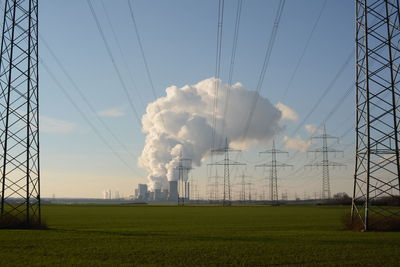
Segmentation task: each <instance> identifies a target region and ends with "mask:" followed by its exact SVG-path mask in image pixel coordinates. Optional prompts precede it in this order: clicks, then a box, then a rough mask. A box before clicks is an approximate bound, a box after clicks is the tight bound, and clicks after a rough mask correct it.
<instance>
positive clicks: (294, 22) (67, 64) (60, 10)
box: [40, 0, 355, 198]
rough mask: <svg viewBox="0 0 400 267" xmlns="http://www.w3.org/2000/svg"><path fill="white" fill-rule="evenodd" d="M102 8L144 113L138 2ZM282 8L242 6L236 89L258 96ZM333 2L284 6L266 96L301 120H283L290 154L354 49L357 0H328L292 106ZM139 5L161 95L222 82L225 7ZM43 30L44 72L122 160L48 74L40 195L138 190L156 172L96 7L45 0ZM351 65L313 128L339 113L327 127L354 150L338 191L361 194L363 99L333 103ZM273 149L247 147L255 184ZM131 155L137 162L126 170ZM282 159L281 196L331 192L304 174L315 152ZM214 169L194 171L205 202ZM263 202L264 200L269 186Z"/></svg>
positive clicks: (228, 21) (207, 2) (251, 2)
mask: <svg viewBox="0 0 400 267" xmlns="http://www.w3.org/2000/svg"><path fill="white" fill-rule="evenodd" d="M92 3H93V7H94V10H95V13H96V15H97V16H98V18H99V21H100V24H101V26H102V29H103V31H104V35H105V38H106V39H107V42H108V44H109V48H110V51H111V52H112V54H113V57H114V60H115V64H116V66H117V68H118V69H119V71H120V74H121V76H122V79H123V81H124V83H125V84H126V88H127V89H128V91H129V94H130V96H131V98H132V99H133V105H134V107H135V109H136V110H137V112H138V114H139V116H140V117H141V116H142V115H143V114H144V113H145V107H146V106H147V104H148V103H150V102H152V101H154V100H155V99H154V97H153V93H152V90H151V86H150V83H149V79H148V77H147V74H146V69H145V65H144V62H143V60H142V57H141V53H140V48H139V46H138V40H137V38H136V36H135V31H134V28H133V24H132V20H131V18H130V13H129V7H128V3H127V1H124V0H112V1H111V0H109V1H107V0H103V1H101V0H93V1H92ZM278 3H279V1H278V0H268V1H265V0H244V1H243V10H242V17H241V24H240V33H239V39H238V48H237V57H236V64H235V71H234V75H233V82H240V83H241V84H243V86H244V87H246V88H249V89H251V90H253V89H254V88H255V87H256V85H257V81H258V77H259V73H260V71H261V67H262V63H263V60H264V54H265V49H266V46H267V43H268V40H269V36H270V33H271V30H272V25H273V21H274V17H275V13H276V9H277V7H278ZM323 3H324V1H323V0H303V1H298V0H287V1H286V5H285V8H284V11H283V16H282V19H281V24H280V27H279V31H278V35H277V39H276V43H275V46H274V49H273V52H272V56H271V61H270V65H269V69H268V70H267V73H266V77H265V80H264V83H263V86H262V88H261V94H262V95H263V96H264V97H266V98H268V99H269V100H270V101H271V102H272V103H273V104H277V103H278V102H281V103H283V104H285V105H286V106H288V107H290V108H291V109H293V110H294V111H295V112H296V113H297V115H298V120H297V121H295V122H293V121H287V122H285V123H284V125H285V127H286V129H285V130H284V131H282V132H281V133H280V134H278V135H277V136H275V140H276V142H277V144H278V146H279V147H282V149H283V148H284V149H287V150H288V151H289V152H290V153H291V155H293V154H294V153H295V150H293V149H288V148H285V147H284V145H282V142H283V140H284V138H285V136H287V137H286V140H287V139H288V138H295V140H300V139H301V140H304V141H305V142H307V141H308V139H309V137H310V132H309V131H307V130H306V129H305V128H304V127H302V128H301V129H300V130H299V131H298V132H297V133H296V135H295V136H292V134H293V132H294V130H295V129H296V128H297V127H298V125H299V124H300V123H301V122H302V121H303V119H304V118H305V117H306V116H307V114H308V113H309V112H310V110H311V108H312V106H313V105H314V104H315V103H316V102H317V100H318V99H319V98H320V96H321V95H322V94H323V92H324V91H325V90H326V89H327V88H328V86H329V84H330V83H331V82H332V81H333V80H334V79H335V76H336V75H337V73H338V72H339V70H340V68H341V66H343V64H345V62H346V60H348V58H349V56H350V55H351V53H352V51H353V50H354V3H353V1H348V0H340V1H339V0H328V1H327V4H326V6H325V8H324V11H323V13H322V17H321V19H320V21H319V23H318V25H317V27H316V28H315V32H314V35H313V37H312V39H311V41H310V43H309V47H308V49H307V50H306V52H305V54H304V57H303V60H302V62H301V64H300V65H299V67H298V71H297V74H296V75H295V76H294V79H293V82H292V84H291V86H290V87H289V90H288V94H287V96H286V97H285V98H283V95H284V91H285V89H286V88H287V86H288V83H289V81H290V78H291V76H292V75H293V72H294V70H295V68H296V64H297V62H298V60H299V58H300V56H301V55H302V51H303V49H304V47H305V44H306V42H307V39H308V38H309V36H310V32H311V30H312V27H313V25H314V23H315V21H316V19H317V17H318V15H319V12H320V10H321V7H322V5H323ZM103 4H104V6H103ZM132 4H133V11H134V16H135V19H136V22H137V26H138V30H139V33H140V37H141V41H142V44H143V48H144V52H145V54H146V57H147V62H148V67H149V70H150V73H151V76H152V79H153V83H154V88H155V91H156V95H157V97H161V96H165V94H166V93H165V89H166V88H167V87H169V86H172V85H176V86H177V87H183V86H184V85H187V84H189V85H193V84H196V83H198V82H200V81H202V80H204V79H207V78H210V77H213V76H214V69H215V55H216V36H217V34H216V32H217V14H218V13H217V12H218V1H217V0H202V1H194V0H192V1H188V0H168V1H165V0H158V1H156V0H135V1H132ZM236 5H237V1H234V0H226V1H225V10H224V21H223V40H222V61H221V79H222V81H223V82H225V83H226V82H227V79H228V69H229V62H230V55H231V49H232V43H233V42H232V39H233V30H234V22H235V14H236ZM103 7H105V8H106V10H107V13H105V10H104V8H103ZM107 16H108V17H109V19H110V21H111V24H112V27H113V29H114V31H115V34H116V36H117V39H118V43H117V42H116V41H115V38H114V36H113V33H112V30H111V27H110V25H109V23H108V20H107ZM40 33H41V36H42V38H43V39H42V40H41V43H40V48H41V50H40V55H41V58H42V60H43V62H44V64H45V65H46V66H47V67H48V68H49V69H51V72H52V73H53V74H54V76H55V77H56V79H57V80H58V81H59V83H61V84H62V86H63V87H64V89H65V90H67V92H68V94H69V95H70V97H71V98H72V100H73V102H74V103H75V105H77V106H79V107H80V109H81V111H82V112H83V113H84V114H85V115H86V117H87V118H88V119H89V121H90V122H91V123H92V124H93V125H94V126H95V128H96V129H97V131H98V133H100V134H101V135H102V136H103V137H104V138H105V140H107V142H108V143H109V144H110V146H111V148H112V149H113V150H114V153H117V154H118V156H119V157H120V158H118V157H116V156H115V154H114V153H113V152H112V151H111V150H110V148H109V147H107V145H105V144H104V143H103V142H102V140H101V139H100V138H99V137H98V135H96V133H95V132H94V131H93V129H92V128H91V126H90V125H89V124H88V123H87V121H86V120H85V119H84V118H83V117H82V116H81V114H80V112H78V111H77V110H76V108H75V107H74V105H72V104H71V102H70V101H69V100H68V98H67V97H66V96H65V94H64V93H63V92H62V90H61V89H60V88H59V85H58V84H57V83H56V82H54V80H53V79H52V78H51V77H50V75H49V73H48V72H47V71H46V69H45V68H44V67H43V66H42V67H41V76H40V77H41V78H40V81H41V84H40V97H41V102H40V104H41V109H40V113H41V130H42V131H41V167H42V192H43V193H42V195H43V196H44V197H48V196H51V195H52V194H55V195H56V196H57V197H101V196H102V191H103V190H105V189H111V190H119V191H120V192H121V194H122V195H129V194H133V191H134V188H135V187H136V186H137V184H138V183H146V182H147V178H146V176H147V172H146V171H145V170H143V169H141V168H139V167H138V164H137V161H138V156H139V155H140V154H141V152H142V149H143V146H144V138H145V135H144V134H143V133H142V131H141V125H139V124H138V122H137V119H136V118H135V115H134V114H133V112H132V109H131V107H130V104H129V102H128V101H127V97H126V95H125V94H124V89H123V87H122V86H121V83H120V80H119V79H118V76H117V73H116V71H115V69H114V67H113V63H112V61H111V59H110V57H109V55H108V54H107V48H106V46H105V44H104V42H103V40H102V37H101V35H100V33H99V31H98V29H97V27H96V23H95V20H94V18H93V16H92V14H91V12H90V9H89V5H88V3H87V2H86V1H77V0H75V1H65V0H63V1H61V0H41V1H40ZM43 40H45V41H46V42H47V43H48V44H49V45H50V47H51V49H52V50H53V52H54V53H55V54H56V56H57V57H58V60H59V61H60V62H61V63H62V65H63V66H64V68H65V70H66V71H67V73H68V75H69V76H70V77H71V78H72V79H73V81H74V82H75V83H76V84H77V85H78V86H79V88H80V90H81V91H82V92H83V94H84V95H85V96H86V98H87V99H88V101H89V102H90V104H91V105H92V107H94V109H95V111H96V112H97V114H98V116H100V117H101V118H102V119H103V121H104V122H105V123H106V125H107V126H108V127H109V128H111V129H112V131H113V133H114V134H115V135H116V136H117V137H118V139H119V140H121V142H122V143H123V145H124V146H125V147H126V148H128V150H129V152H130V153H127V151H126V149H124V147H122V146H121V145H120V144H119V143H118V142H116V141H115V139H114V138H113V137H112V136H111V135H110V133H109V132H108V131H107V130H106V129H105V128H104V126H103V125H102V124H101V123H100V122H99V121H98V120H97V119H96V115H95V114H94V113H93V112H92V111H91V109H90V108H89V107H88V106H87V104H86V103H85V102H84V101H82V99H81V98H80V96H79V94H78V93H77V92H76V90H75V89H74V87H73V85H72V84H71V82H70V81H69V79H68V78H67V77H66V76H65V75H64V73H63V71H62V70H61V69H60V67H59V65H58V64H57V63H56V61H55V58H54V57H53V56H52V55H51V54H50V52H49V49H48V48H47V47H46V46H45V44H44V42H43ZM120 48H121V50H122V53H123V54H121V53H120V51H121V50H120ZM349 62H350V63H349V64H347V65H346V67H345V68H344V70H343V72H342V73H341V75H340V76H339V77H338V79H336V82H335V83H334V84H333V85H332V89H331V90H330V91H329V93H328V94H327V95H326V97H324V98H323V100H322V101H321V103H320V104H319V105H318V106H317V108H316V109H315V112H313V113H312V114H311V116H309V117H308V118H307V120H306V121H305V124H310V125H320V123H321V122H322V121H323V120H324V118H326V117H327V115H328V113H329V112H330V111H331V110H335V109H339V110H338V111H337V112H335V113H334V114H333V115H332V117H331V118H330V119H329V121H328V122H327V124H326V126H327V130H328V132H329V133H331V134H332V135H336V136H342V135H343V134H345V133H347V134H346V135H345V136H343V138H342V139H341V142H340V144H339V145H338V146H337V147H336V148H338V149H345V154H344V157H343V158H342V157H341V155H338V156H337V158H335V159H334V160H335V161H337V162H346V164H348V166H347V168H343V169H337V170H332V172H331V186H332V191H333V192H338V191H347V192H351V186H352V172H353V168H354V166H353V157H354V156H353V147H354V144H353V140H354V131H353V130H351V131H349V132H347V130H349V129H351V127H352V126H353V124H354V102H355V100H354V95H355V93H354V92H355V91H354V90H353V91H352V92H351V93H350V94H349V96H348V97H345V98H344V100H343V101H342V102H343V103H342V104H341V105H340V107H337V108H336V107H335V105H336V104H337V102H338V101H340V99H341V98H342V97H343V95H345V93H346V91H347V90H348V88H349V86H350V85H351V84H352V83H353V81H354V64H353V62H354V59H352V58H350V61H349ZM125 64H127V66H128V68H129V69H127V67H126V65H125ZM134 84H135V85H134ZM135 88H136V90H137V92H138V93H137V92H136V91H135ZM138 94H139V96H138ZM270 145H271V144H270V143H267V144H264V145H263V146H262V147H260V146H258V147H257V148H252V149H250V150H247V151H243V152H242V154H241V155H240V156H239V157H238V160H240V161H244V162H247V163H248V166H247V167H246V172H247V173H248V174H249V175H252V176H253V178H252V180H253V182H254V183H258V184H261V183H262V182H261V181H260V180H261V178H262V177H263V176H264V175H267V174H263V173H262V172H261V171H260V170H255V169H254V164H255V163H260V162H263V161H267V160H269V158H268V157H265V158H260V157H259V156H258V152H259V151H260V150H261V149H268V148H270ZM332 156H333V155H332ZM121 158H122V159H123V160H124V161H125V163H127V164H124V163H122V162H121ZM288 159H289V161H288ZM281 160H282V161H287V162H288V163H290V164H293V165H295V166H294V169H293V170H291V169H287V170H285V171H282V172H280V173H279V175H280V177H281V178H282V179H281V180H280V181H279V182H278V184H279V189H280V190H281V192H282V191H285V190H287V191H288V192H289V197H290V198H293V196H294V192H297V194H298V195H299V196H301V197H302V196H303V194H304V192H307V194H309V195H313V194H314V192H319V191H320V190H321V172H322V170H321V169H319V170H309V169H306V170H304V168H303V167H302V166H303V165H304V164H305V163H307V162H311V161H313V160H314V155H312V154H310V155H308V157H307V154H306V153H303V152H300V153H297V154H296V157H294V158H291V157H289V158H285V157H283V158H281ZM127 165H128V166H127ZM297 170H299V171H297ZM294 172H296V174H295V175H293V173H294ZM206 173H207V170H206V167H202V168H197V169H195V170H194V171H193V172H192V175H193V178H194V180H195V181H196V182H197V183H200V184H201V188H200V190H201V191H200V194H201V195H204V192H205V186H204V185H205V183H206V182H207V177H206ZM237 174H239V172H238V171H236V170H235V171H234V172H233V174H232V176H235V175H237ZM237 182H238V180H234V181H233V183H237ZM258 194H261V186H259V190H258Z"/></svg>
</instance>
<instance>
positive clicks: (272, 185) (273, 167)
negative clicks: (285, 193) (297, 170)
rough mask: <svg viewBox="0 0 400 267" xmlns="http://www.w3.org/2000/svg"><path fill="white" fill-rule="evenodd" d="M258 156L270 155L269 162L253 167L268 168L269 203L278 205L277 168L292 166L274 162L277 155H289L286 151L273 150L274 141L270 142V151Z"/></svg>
mask: <svg viewBox="0 0 400 267" xmlns="http://www.w3.org/2000/svg"><path fill="white" fill-rule="evenodd" d="M260 154H271V162H270V163H264V164H258V165H255V167H256V168H259V167H263V168H265V167H266V168H269V171H270V175H269V200H270V201H271V202H275V203H278V201H279V195H278V168H284V167H292V166H293V165H289V164H286V163H282V162H278V161H277V160H276V155H277V154H289V153H288V152H286V151H282V150H279V149H276V148H275V141H273V142H272V149H271V150H266V151H262V152H260Z"/></svg>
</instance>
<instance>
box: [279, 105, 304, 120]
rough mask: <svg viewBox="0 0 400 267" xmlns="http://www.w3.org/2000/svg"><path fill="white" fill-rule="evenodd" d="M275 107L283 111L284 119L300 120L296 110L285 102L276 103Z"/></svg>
mask: <svg viewBox="0 0 400 267" xmlns="http://www.w3.org/2000/svg"><path fill="white" fill-rule="evenodd" d="M275 107H276V108H277V109H279V110H280V111H281V112H282V119H283V120H288V121H297V120H298V118H299V116H298V115H297V113H296V111H294V110H293V109H291V108H289V107H288V106H286V105H285V104H283V103H281V102H279V103H278V104H276V105H275Z"/></svg>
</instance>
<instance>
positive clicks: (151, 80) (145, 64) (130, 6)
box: [127, 0, 166, 128]
mask: <svg viewBox="0 0 400 267" xmlns="http://www.w3.org/2000/svg"><path fill="white" fill-rule="evenodd" d="M127 2H128V6H129V14H130V17H131V20H132V23H133V28H134V30H135V35H136V39H137V41H138V44H139V49H140V53H141V55H142V59H143V63H144V67H145V70H146V74H147V78H148V79H149V83H150V88H151V91H152V93H153V97H154V100H157V98H158V97H157V93H156V89H155V87H154V82H153V77H152V76H151V72H150V68H149V64H148V63H147V58H146V54H145V53H144V48H143V44H142V39H141V38H140V34H139V30H138V27H137V23H136V19H135V16H134V13H133V6H132V3H131V1H130V0H127ZM157 109H158V112H159V113H160V118H161V121H162V123H163V125H164V128H166V126H165V121H164V116H163V114H162V113H161V108H160V106H159V105H158V104H157Z"/></svg>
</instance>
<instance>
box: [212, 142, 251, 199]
mask: <svg viewBox="0 0 400 267" xmlns="http://www.w3.org/2000/svg"><path fill="white" fill-rule="evenodd" d="M211 152H212V153H223V154H224V159H223V160H221V161H217V162H214V163H210V164H208V165H211V166H212V165H216V166H224V195H223V199H222V205H224V206H230V205H231V201H232V198H231V180H230V166H240V165H242V166H243V165H246V164H245V163H240V162H237V161H233V160H231V159H229V152H240V150H235V149H231V148H229V143H228V138H226V139H225V146H224V147H222V148H218V149H213V150H211Z"/></svg>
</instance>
